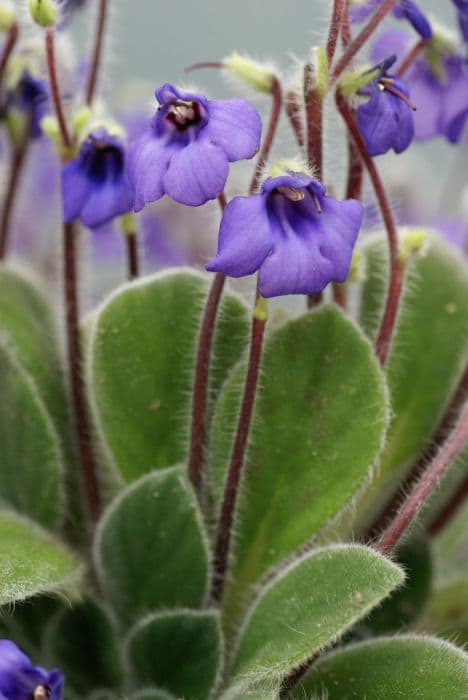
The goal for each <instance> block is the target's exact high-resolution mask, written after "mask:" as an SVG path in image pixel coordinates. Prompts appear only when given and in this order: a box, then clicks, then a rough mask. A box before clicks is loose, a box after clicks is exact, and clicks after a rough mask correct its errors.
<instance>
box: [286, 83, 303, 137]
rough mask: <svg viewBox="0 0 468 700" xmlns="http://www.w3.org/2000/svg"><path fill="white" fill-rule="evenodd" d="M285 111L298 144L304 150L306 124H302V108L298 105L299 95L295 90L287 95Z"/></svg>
mask: <svg viewBox="0 0 468 700" xmlns="http://www.w3.org/2000/svg"><path fill="white" fill-rule="evenodd" d="M285 110H286V115H287V117H288V119H289V123H290V124H291V128H292V130H293V132H294V136H295V137H296V141H297V144H298V146H299V148H300V149H301V150H302V149H303V148H304V146H305V139H304V124H303V123H302V114H301V107H300V106H299V105H298V99H297V95H296V93H295V92H294V90H289V92H288V94H287V95H286V100H285Z"/></svg>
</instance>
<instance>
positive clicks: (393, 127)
mask: <svg viewBox="0 0 468 700" xmlns="http://www.w3.org/2000/svg"><path fill="white" fill-rule="evenodd" d="M395 61H396V56H392V57H391V58H389V59H385V60H384V61H383V62H382V64H381V72H380V75H379V76H378V77H377V78H375V80H373V81H372V82H371V83H370V85H368V86H366V87H365V88H363V89H362V90H360V92H359V94H361V95H366V96H368V97H369V100H368V101H367V102H366V103H365V104H362V105H359V107H358V109H357V122H358V126H359V130H360V132H361V134H362V136H363V138H364V141H365V142H366V146H367V151H368V153H369V155H371V156H378V155H382V154H383V153H387V151H389V150H390V149H391V148H393V150H394V151H395V153H402V151H405V150H406V149H407V148H408V146H409V145H410V143H411V141H412V140H413V136H414V122H413V108H412V106H411V105H410V103H409V101H408V100H409V91H408V88H407V87H406V85H405V83H404V81H403V80H401V78H397V77H396V76H391V75H388V74H387V69H388V68H390V66H392V65H393V64H394V63H395Z"/></svg>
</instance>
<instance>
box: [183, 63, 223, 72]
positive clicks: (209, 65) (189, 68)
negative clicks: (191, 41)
mask: <svg viewBox="0 0 468 700" xmlns="http://www.w3.org/2000/svg"><path fill="white" fill-rule="evenodd" d="M224 67H225V65H224V63H223V62H222V61H200V62H199V63H192V65H190V66H187V68H185V72H186V73H191V72H192V71H193V70H200V68H224Z"/></svg>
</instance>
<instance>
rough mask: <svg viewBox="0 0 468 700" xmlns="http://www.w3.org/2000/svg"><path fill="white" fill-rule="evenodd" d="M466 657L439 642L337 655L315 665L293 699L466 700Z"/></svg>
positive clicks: (382, 643) (388, 643)
mask: <svg viewBox="0 0 468 700" xmlns="http://www.w3.org/2000/svg"><path fill="white" fill-rule="evenodd" d="M467 689H468V656H467V655H466V654H465V653H464V652H463V651H462V650H461V649H457V647H455V646H453V645H452V644H448V643H447V642H443V641H441V640H440V639H432V638H430V637H416V636H409V635H408V636H403V637H396V638H395V639H385V638H382V639H377V640H374V641H369V642H364V643H362V644H356V645H352V646H349V647H345V648H344V649H340V650H338V651H336V652H333V653H332V654H329V655H328V656H325V657H324V658H323V659H321V660H320V661H318V663H316V664H315V665H314V666H313V668H312V669H311V671H310V672H309V673H308V674H307V676H306V677H305V679H304V680H303V681H302V683H301V684H300V685H299V687H298V689H297V690H296V691H295V693H294V697H295V698H298V699H299V698H300V700H302V699H303V698H305V697H310V696H311V694H313V693H316V694H317V695H319V697H320V694H321V693H322V692H325V693H326V697H327V698H328V700H353V699H354V698H355V699H356V700H363V698H369V700H371V699H372V700H401V698H408V700H409V698H411V700H455V698H459V699H460V700H462V698H466V696H467Z"/></svg>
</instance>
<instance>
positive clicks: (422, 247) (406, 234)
mask: <svg viewBox="0 0 468 700" xmlns="http://www.w3.org/2000/svg"><path fill="white" fill-rule="evenodd" d="M428 238H429V234H428V232H427V230H426V229H424V228H404V229H403V230H402V231H401V241H400V252H399V255H398V257H399V258H400V260H401V262H403V263H407V262H408V261H409V260H410V259H411V258H413V257H415V256H416V255H424V253H425V251H426V248H427V242H428Z"/></svg>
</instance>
